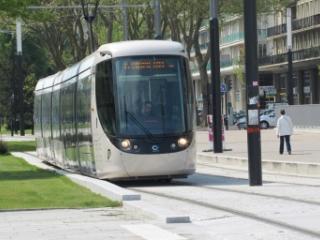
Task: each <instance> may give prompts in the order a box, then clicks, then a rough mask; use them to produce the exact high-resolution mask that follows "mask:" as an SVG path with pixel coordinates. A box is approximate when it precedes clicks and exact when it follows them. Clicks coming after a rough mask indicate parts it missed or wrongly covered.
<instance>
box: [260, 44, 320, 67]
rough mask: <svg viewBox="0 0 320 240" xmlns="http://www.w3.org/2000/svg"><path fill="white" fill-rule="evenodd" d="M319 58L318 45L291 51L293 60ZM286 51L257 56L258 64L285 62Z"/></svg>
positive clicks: (319, 50)
mask: <svg viewBox="0 0 320 240" xmlns="http://www.w3.org/2000/svg"><path fill="white" fill-rule="evenodd" d="M315 57H319V58H320V46H318V47H312V48H307V49H302V50H297V51H293V52H292V60H293V61H302V60H305V59H308V58H315ZM287 61H288V60H287V53H282V54H277V55H271V56H265V57H260V58H259V65H261V66H263V65H272V64H279V63H285V62H287Z"/></svg>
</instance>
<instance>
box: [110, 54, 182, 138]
mask: <svg viewBox="0 0 320 240" xmlns="http://www.w3.org/2000/svg"><path fill="white" fill-rule="evenodd" d="M115 70H116V71H115V72H116V73H115V76H116V84H117V110H118V113H117V114H118V115H117V117H118V124H119V133H120V135H130V136H144V135H146V134H150V133H151V134H155V135H166V134H169V135H170V134H176V133H181V132H185V131H186V121H188V118H186V112H185V110H186V109H185V108H184V102H185V101H186V100H187V99H185V98H186V96H185V95H188V92H186V93H184V92H185V90H186V89H184V88H186V87H188V86H186V84H185V83H184V82H185V80H186V74H185V73H184V71H185V70H184V68H183V66H182V58H181V57H175V56H142V57H124V58H119V59H117V60H116V61H115ZM147 102H150V103H151V104H150V105H151V106H152V109H151V115H152V117H153V119H152V120H149V121H145V119H144V118H145V117H144V116H143V112H142V108H143V107H142V106H144V104H145V103H147Z"/></svg>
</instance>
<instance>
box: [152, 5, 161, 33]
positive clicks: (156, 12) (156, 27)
mask: <svg viewBox="0 0 320 240" xmlns="http://www.w3.org/2000/svg"><path fill="white" fill-rule="evenodd" d="M154 32H155V37H154V38H155V39H162V36H161V12H160V0H154Z"/></svg>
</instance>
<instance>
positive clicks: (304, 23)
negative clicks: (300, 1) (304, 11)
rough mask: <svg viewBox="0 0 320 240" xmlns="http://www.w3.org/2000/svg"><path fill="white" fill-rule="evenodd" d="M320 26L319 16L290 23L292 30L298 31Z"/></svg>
mask: <svg viewBox="0 0 320 240" xmlns="http://www.w3.org/2000/svg"><path fill="white" fill-rule="evenodd" d="M319 24H320V14H317V15H313V16H310V17H306V18H301V19H296V20H294V21H292V30H299V29H302V28H308V27H312V26H315V25H319Z"/></svg>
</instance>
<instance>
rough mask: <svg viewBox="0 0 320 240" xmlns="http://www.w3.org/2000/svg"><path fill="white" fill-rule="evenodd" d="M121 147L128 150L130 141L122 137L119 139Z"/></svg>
mask: <svg viewBox="0 0 320 240" xmlns="http://www.w3.org/2000/svg"><path fill="white" fill-rule="evenodd" d="M121 147H122V148H123V149H126V150H129V149H130V148H131V143H130V140H129V139H124V140H122V141H121Z"/></svg>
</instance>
